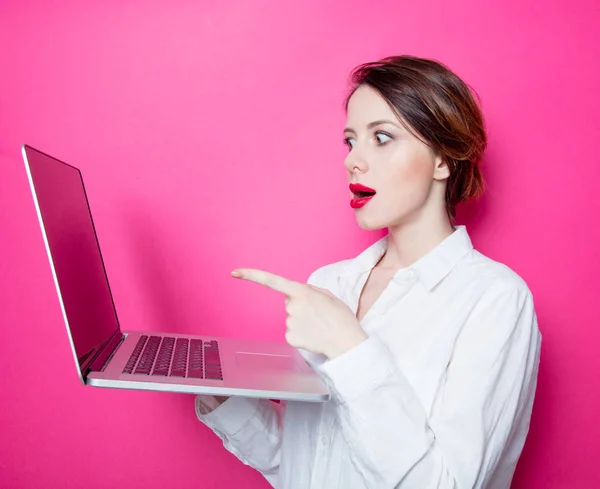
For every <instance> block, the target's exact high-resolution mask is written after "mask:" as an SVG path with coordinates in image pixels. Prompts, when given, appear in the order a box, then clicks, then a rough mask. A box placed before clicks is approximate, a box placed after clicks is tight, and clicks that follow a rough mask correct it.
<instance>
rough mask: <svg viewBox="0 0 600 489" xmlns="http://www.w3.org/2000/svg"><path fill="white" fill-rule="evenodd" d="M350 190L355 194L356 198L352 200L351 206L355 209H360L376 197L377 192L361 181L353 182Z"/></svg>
mask: <svg viewBox="0 0 600 489" xmlns="http://www.w3.org/2000/svg"><path fill="white" fill-rule="evenodd" d="M350 192H352V193H353V194H354V198H353V199H352V200H351V201H350V207H352V208H353V209H360V208H361V207H363V206H364V205H366V204H367V202H369V201H370V200H371V199H372V198H373V197H375V194H376V192H375V190H374V189H372V188H370V187H366V186H365V185H362V184H360V183H351V184H350Z"/></svg>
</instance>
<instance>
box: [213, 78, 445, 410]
mask: <svg viewBox="0 0 600 489" xmlns="http://www.w3.org/2000/svg"><path fill="white" fill-rule="evenodd" d="M407 126H408V124H406V123H405V122H404V123H403V121H402V120H401V119H400V118H399V117H398V115H397V114H396V113H395V111H394V110H392V108H391V107H390V106H389V105H388V104H387V102H386V101H385V100H384V99H383V98H382V97H381V96H380V95H379V94H378V93H377V92H376V91H375V90H373V89H371V88H370V87H368V86H360V87H359V88H358V89H357V90H356V91H355V92H354V93H353V95H352V97H351V98H350V100H349V103H348V111H347V118H346V128H345V130H344V141H345V143H346V145H347V146H348V150H349V151H348V155H347V156H346V158H345V160H344V166H345V169H346V175H347V179H348V182H349V183H361V184H363V185H366V186H367V187H370V188H372V189H374V190H376V192H377V194H376V195H375V197H374V198H373V199H371V201H369V202H368V203H367V204H366V205H365V206H364V207H362V208H360V209H355V216H356V221H357V223H358V225H359V226H360V227H361V228H363V229H366V230H376V229H383V228H387V230H388V248H387V251H386V253H385V254H384V255H383V257H382V258H381V260H380V261H379V262H378V263H377V264H376V266H375V267H374V268H373V270H372V271H371V274H370V276H369V279H368V280H367V283H366V284H365V287H364V289H363V291H362V293H361V298H360V301H359V308H358V311H357V314H356V315H355V314H354V313H353V312H352V311H351V310H350V309H349V308H348V307H347V306H346V305H345V304H344V303H343V302H342V301H340V300H339V299H337V298H336V297H335V296H333V295H332V294H331V293H330V292H328V291H327V290H323V289H319V288H317V287H313V286H311V285H307V284H304V283H301V282H296V281H293V280H289V279H286V278H284V277H281V276H278V275H275V274H272V273H269V272H266V271H263V270H256V269H237V270H234V271H233V272H232V276H233V277H236V278H239V279H242V280H248V281H251V282H255V283H258V284H260V285H263V286H265V287H268V288H270V289H272V290H274V291H277V292H279V293H282V294H284V295H285V297H286V299H285V304H286V312H287V313H288V318H287V321H286V326H287V331H286V340H287V342H288V343H289V344H290V345H292V346H294V347H296V348H303V349H306V350H308V351H312V352H314V353H321V354H324V355H326V356H327V357H328V358H329V359H333V358H336V357H337V356H339V355H342V354H344V353H345V352H347V351H349V350H350V349H352V348H354V347H356V346H358V345H359V344H360V343H361V342H363V341H365V340H366V339H367V335H366V334H365V333H364V332H363V330H362V328H361V326H360V320H361V319H362V317H364V315H365V314H366V312H367V311H368V309H369V308H370V306H371V305H372V304H373V303H374V302H375V301H376V300H377V297H378V296H379V295H380V294H381V292H382V291H383V289H384V288H385V287H386V286H387V284H388V283H389V281H390V279H391V278H392V277H393V276H394V274H395V273H396V271H397V270H398V269H400V268H404V267H407V266H410V265H411V264H412V263H414V262H415V261H417V260H418V259H419V258H421V257H422V256H424V255H425V254H427V253H428V252H429V251H430V250H432V249H433V248H435V247H436V246H437V245H438V244H439V243H441V242H442V241H443V240H444V239H445V238H447V237H448V236H449V235H450V234H452V233H453V232H454V228H453V226H452V224H451V222H450V220H449V218H448V215H447V213H446V209H445V199H444V197H445V190H446V181H447V178H448V176H449V169H448V167H447V166H446V164H445V163H444V161H443V160H442V158H441V157H440V156H438V155H436V154H434V152H433V151H432V150H431V148H430V147H429V146H427V145H426V144H425V143H423V142H422V141H421V140H420V139H419V138H418V137H416V136H415V135H414V134H413V132H411V130H409V129H408V127H407ZM217 399H219V401H220V402H223V401H224V400H225V399H227V398H226V397H218V398H217Z"/></svg>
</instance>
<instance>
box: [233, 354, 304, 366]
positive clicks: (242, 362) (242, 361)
mask: <svg viewBox="0 0 600 489" xmlns="http://www.w3.org/2000/svg"><path fill="white" fill-rule="evenodd" d="M235 360H236V363H237V365H238V367H240V368H248V369H251V370H290V371H291V370H301V369H300V368H299V367H298V365H297V364H296V362H295V361H294V359H293V358H292V357H291V356H289V355H273V354H267V353H250V352H242V351H238V352H236V353H235Z"/></svg>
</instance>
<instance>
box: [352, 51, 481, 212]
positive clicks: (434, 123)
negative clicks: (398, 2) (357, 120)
mask: <svg viewBox="0 0 600 489" xmlns="http://www.w3.org/2000/svg"><path fill="white" fill-rule="evenodd" d="M350 79H351V83H352V89H351V92H350V94H349V95H348V97H347V98H346V101H345V104H346V109H347V108H348V101H349V99H350V97H351V96H352V94H353V93H354V91H355V90H356V89H357V88H358V87H359V86H361V85H367V86H369V87H371V88H372V89H374V90H375V91H376V92H378V93H379V94H380V95H381V96H382V97H383V98H384V99H385V100H386V102H387V103H388V104H389V105H390V107H391V108H392V109H393V110H394V112H396V114H397V115H398V116H399V118H400V120H401V121H402V123H403V124H404V125H405V126H406V125H407V124H408V126H409V127H406V128H407V129H408V130H409V131H411V133H413V134H414V135H415V136H416V137H418V138H419V139H420V140H421V141H423V142H424V143H425V144H427V145H428V146H429V147H430V148H431V149H432V150H433V151H434V153H435V154H436V155H439V156H441V157H442V158H443V160H444V161H445V162H446V164H447V165H448V168H449V170H450V177H449V178H448V181H447V187H446V211H447V213H448V216H449V218H450V220H451V221H452V222H454V219H455V217H456V206H457V204H459V203H460V202H463V201H466V200H469V199H473V198H478V197H480V196H481V194H482V193H483V187H484V182H483V176H482V174H481V169H480V166H479V162H480V159H481V157H482V155H483V152H484V150H485V147H486V144H487V138H486V133H485V127H484V121H483V115H482V113H481V109H480V107H479V105H478V103H477V102H476V100H475V97H476V96H477V94H476V93H475V91H473V90H472V89H471V88H470V87H469V86H468V85H467V84H466V83H465V82H464V81H462V80H461V79H460V78H459V77H458V76H457V75H456V74H454V73H453V72H452V71H451V70H450V69H449V68H448V67H446V66H445V65H443V64H442V63H440V62H438V61H434V60H431V59H425V58H417V57H415V56H408V55H403V56H390V57H386V58H383V59H381V60H379V61H374V62H369V63H364V64H362V65H360V66H358V67H356V68H355V69H354V70H353V71H352V73H351V78H350Z"/></svg>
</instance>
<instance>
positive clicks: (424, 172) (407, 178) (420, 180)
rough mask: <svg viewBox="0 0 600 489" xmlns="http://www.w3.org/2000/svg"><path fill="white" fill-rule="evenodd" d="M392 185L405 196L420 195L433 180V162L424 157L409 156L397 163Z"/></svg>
mask: <svg viewBox="0 0 600 489" xmlns="http://www.w3.org/2000/svg"><path fill="white" fill-rule="evenodd" d="M395 170H396V171H395V172H394V178H393V181H394V185H395V186H396V188H401V189H402V190H403V192H404V193H406V194H414V193H422V192H423V191H425V190H427V189H429V187H430V186H431V182H432V180H433V161H431V158H429V157H427V156H425V155H410V156H408V155H407V156H406V157H404V158H402V159H401V160H400V161H398V162H397V165H396V168H395Z"/></svg>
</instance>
